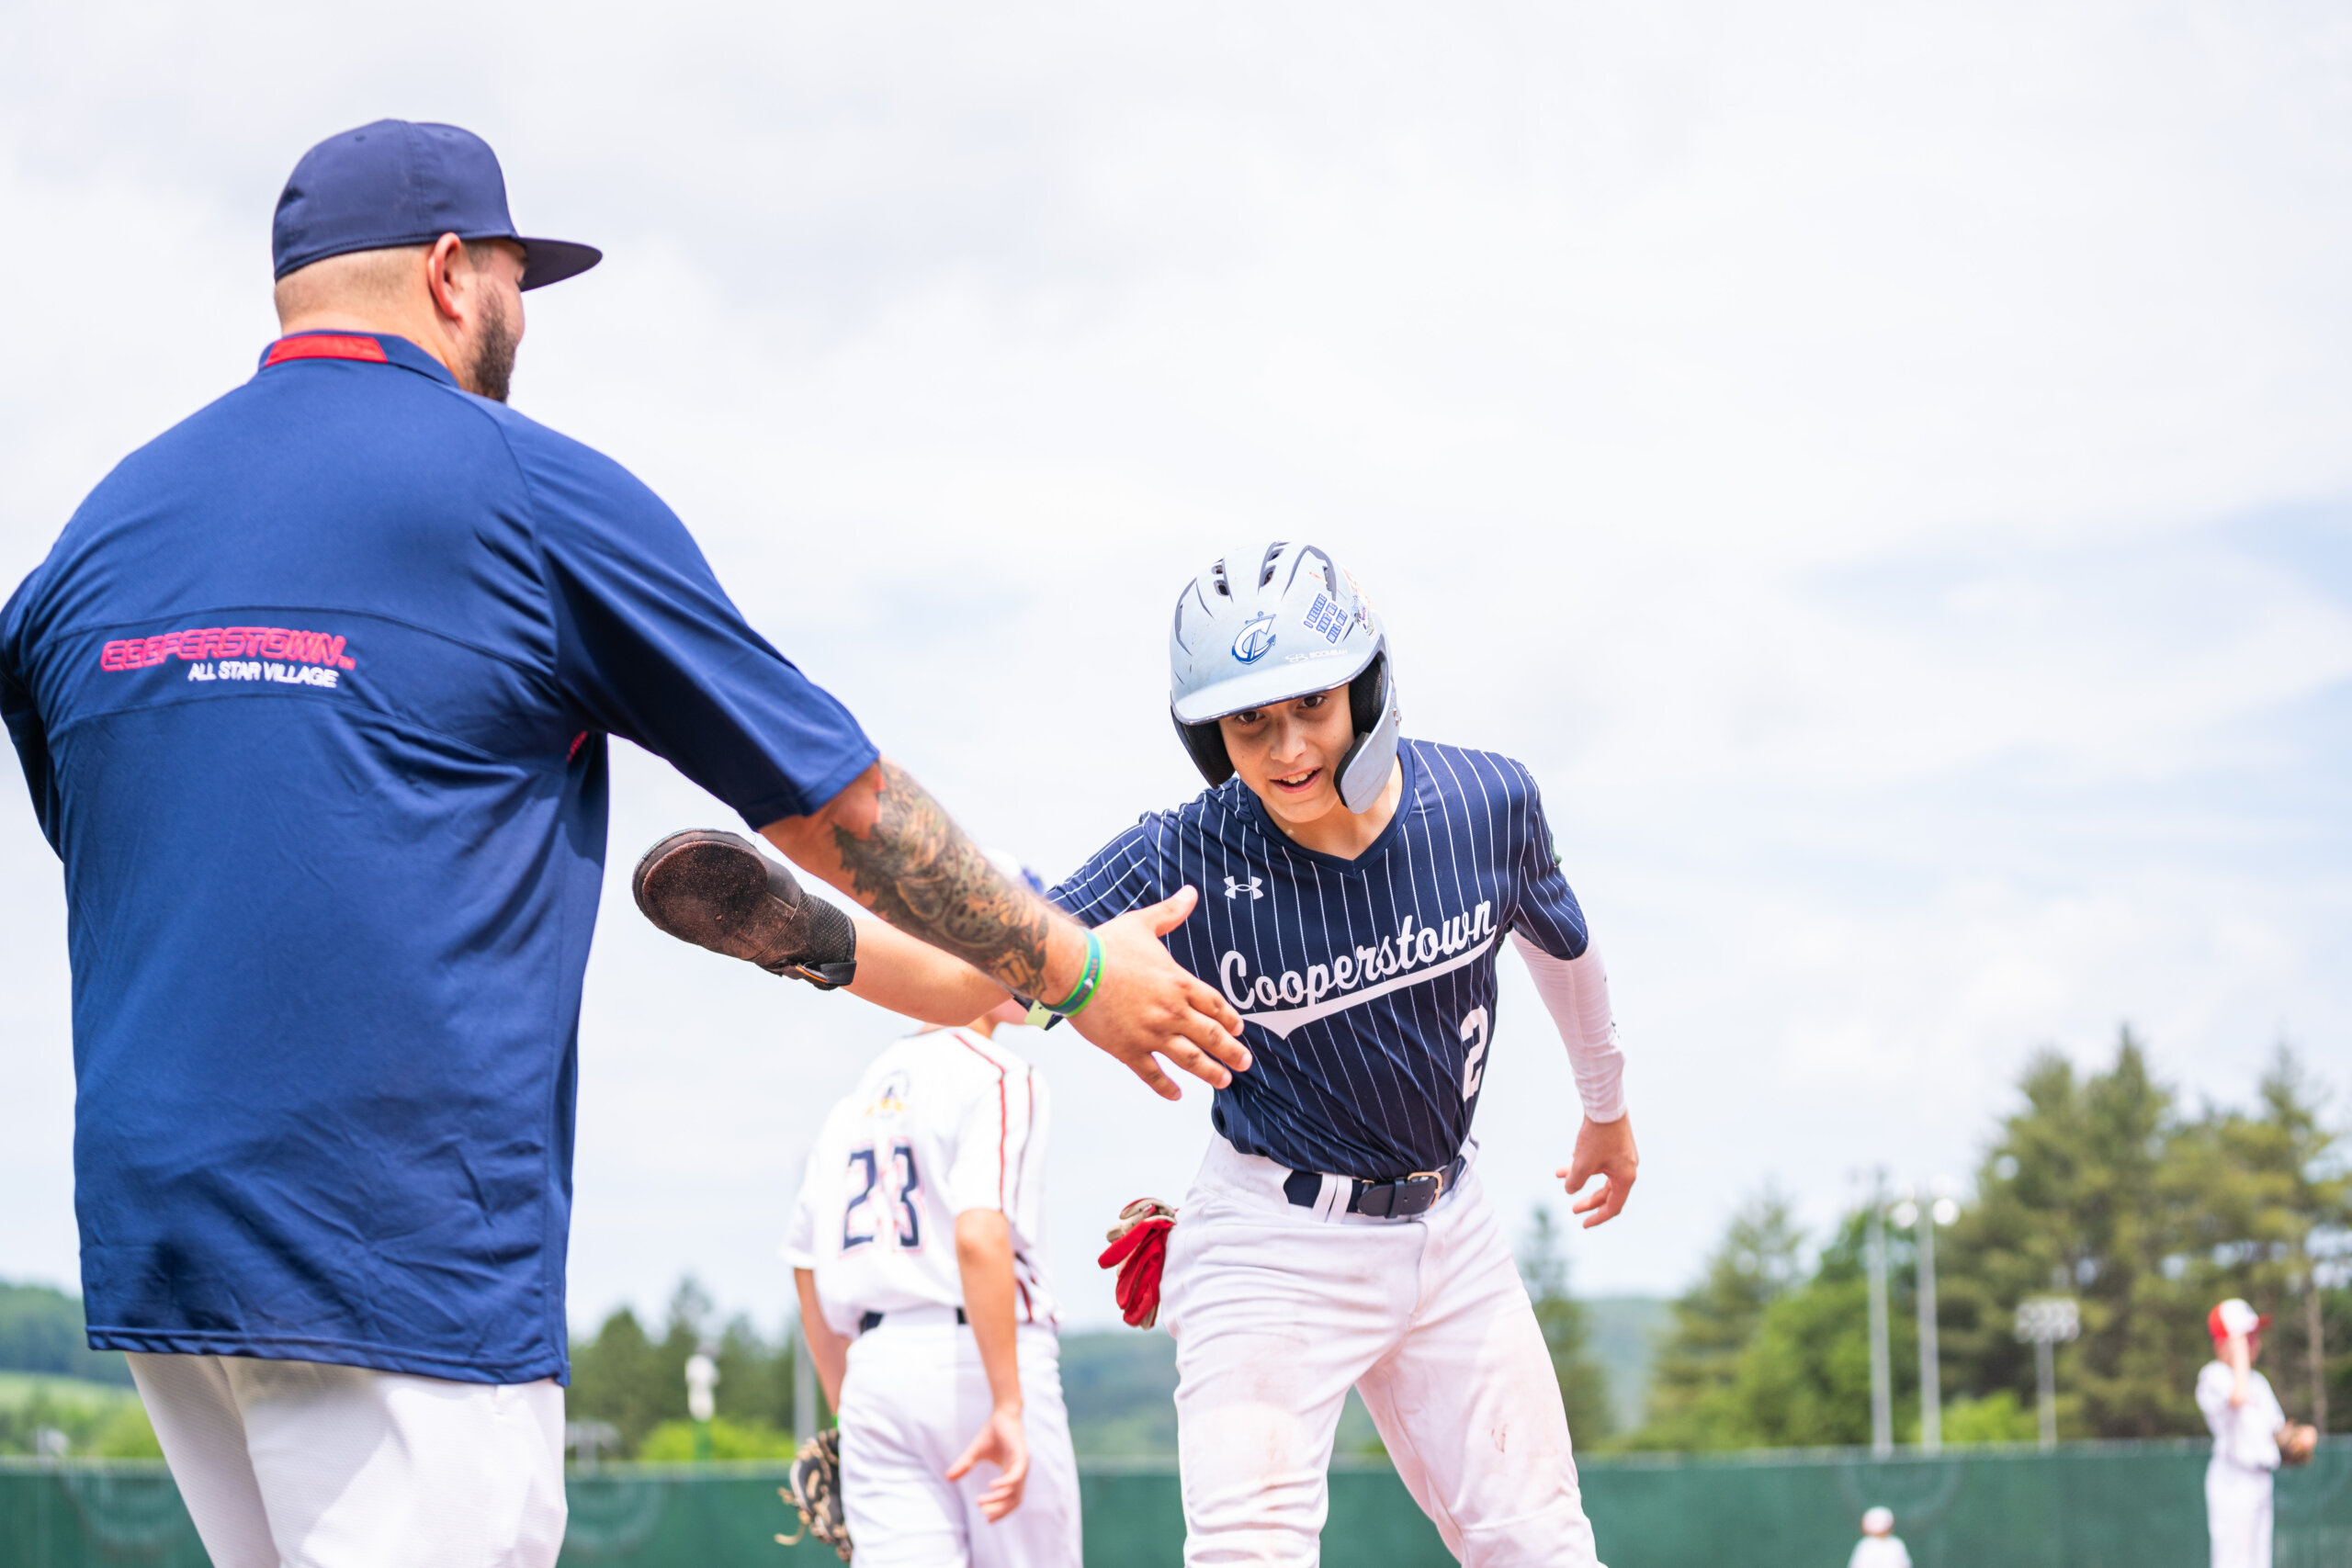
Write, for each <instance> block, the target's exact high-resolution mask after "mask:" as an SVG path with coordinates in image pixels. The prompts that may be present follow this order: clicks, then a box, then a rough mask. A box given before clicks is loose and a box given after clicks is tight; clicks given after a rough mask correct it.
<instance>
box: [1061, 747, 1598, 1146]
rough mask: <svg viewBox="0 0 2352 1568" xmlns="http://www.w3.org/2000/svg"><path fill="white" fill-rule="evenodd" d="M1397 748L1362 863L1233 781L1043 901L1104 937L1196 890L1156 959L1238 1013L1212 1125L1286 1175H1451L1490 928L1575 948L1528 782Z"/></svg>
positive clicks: (1482, 1051)
mask: <svg viewBox="0 0 2352 1568" xmlns="http://www.w3.org/2000/svg"><path fill="white" fill-rule="evenodd" d="M1399 750H1400V752H1401V754H1402V760H1403V761H1404V767H1405V783H1404V791H1403V794H1402V795H1401V796H1400V798H1399V800H1398V802H1397V817H1396V819H1395V820H1394V821H1392V822H1391V823H1390V824H1389V825H1388V827H1387V828H1386V829H1385V830H1384V831H1383V832H1382V833H1381V835H1380V837H1379V839H1378V840H1375V841H1374V844H1373V845H1372V847H1371V848H1370V849H1368V850H1366V851H1365V852H1363V854H1362V855H1361V856H1359V857H1358V858H1356V859H1355V860H1352V861H1348V860H1341V859H1340V858H1339V857H1338V856H1336V855H1328V854H1323V853H1320V852H1317V851H1314V850H1309V849H1306V848H1303V847H1302V846H1300V845H1299V844H1297V843H1295V842H1294V841H1293V840H1291V839H1290V838H1289V837H1288V835H1286V834H1284V833H1283V831H1282V830H1281V829H1279V828H1277V827H1276V826H1275V825H1274V823H1273V821H1272V818H1269V817H1268V816H1267V815H1266V810H1265V807H1263V806H1261V804H1260V803H1259V801H1258V797H1257V796H1256V795H1254V794H1252V793H1251V792H1250V788H1249V786H1248V785H1246V784H1243V783H1242V782H1241V781H1240V780H1239V779H1238V778H1232V779H1227V781H1226V782H1225V783H1224V784H1221V785H1220V786H1218V787H1217V788H1216V789H1213V790H1207V791H1204V793H1203V794H1202V795H1199V796H1198V797H1197V798H1195V799H1194V800H1193V801H1191V802H1190V803H1188V804H1186V805H1184V806H1182V807H1178V808H1177V809H1176V810H1174V811H1163V812H1154V813H1151V814H1149V815H1148V816H1146V817H1145V818H1143V819H1142V820H1141V821H1139V822H1137V823H1136V825H1135V826H1134V827H1132V828H1130V829H1127V830H1126V831H1125V832H1124V833H1122V834H1120V835H1119V836H1118V837H1117V838H1115V839H1114V840H1111V842H1110V843H1108V844H1106V845H1104V846H1103V849H1102V850H1100V851H1099V852H1096V854H1095V855H1094V857H1093V858H1092V859H1091V860H1089V861H1088V862H1087V863H1086V864H1085V865H1083V866H1081V867H1080V868H1079V870H1078V871H1077V873H1076V874H1073V875H1072V876H1070V877H1069V880H1068V881H1066V882H1064V883H1062V885H1061V886H1058V887H1056V888H1055V889H1054V890H1053V892H1052V893H1051V894H1050V895H1049V897H1051V898H1052V899H1053V901H1054V902H1055V903H1056V904H1057V905H1059V906H1060V907H1061V908H1064V909H1067V910H1069V913H1070V914H1071V915H1073V916H1075V917H1076V918H1077V919H1080V920H1083V921H1085V922H1086V923H1087V924H1089V925H1099V924H1100V923H1102V922H1103V921H1104V920H1108V919H1114V918H1115V917H1117V916H1119V915H1123V914H1125V913H1126V912H1127V911H1128V910H1130V909H1134V908H1140V907H1142V906H1144V905H1147V904H1153V903H1157V902H1159V900H1160V899H1162V898H1165V897H1169V896H1170V894H1172V893H1174V892H1175V891H1176V890H1177V889H1178V888H1179V887H1182V886H1185V885H1186V884H1188V883H1189V884H1191V885H1192V886H1194V887H1197V888H1199V889H1200V891H1201V902H1200V904H1199V906H1198V907H1197V908H1194V909H1193V913H1192V915H1191V917H1190V918H1189V919H1186V920H1185V921H1184V923H1183V924H1182V925H1181V926H1179V927H1178V928H1177V929H1176V930H1174V931H1170V933H1169V934H1168V950H1169V952H1170V953H1171V954H1172V955H1173V956H1174V957H1175V959H1176V962H1177V963H1179V964H1182V965H1183V966H1184V967H1185V968H1186V969H1188V970H1190V971H1191V972H1192V973H1193V974H1194V975H1197V976H1200V977H1201V978H1203V979H1204V980H1206V981H1208V982H1209V983H1211V984H1212V985H1215V986H1216V987H1220V988H1221V989H1222V990H1223V991H1224V992H1225V995H1226V998H1227V1000H1228V1001H1230V1002H1232V1003H1233V1005H1234V1007H1235V1008H1237V1009H1238V1010H1239V1011H1240V1013H1241V1016H1242V1021H1243V1023H1242V1029H1243V1037H1244V1043H1246V1044H1248V1045H1249V1047H1250V1053H1251V1055H1253V1056H1254V1058H1255V1065H1254V1066H1252V1067H1251V1068H1250V1071H1248V1072H1246V1073H1237V1074H1235V1075H1234V1079H1233V1083H1232V1085H1231V1087H1229V1088H1227V1089H1219V1090H1217V1091H1216V1108H1215V1111H1214V1113H1213V1120H1214V1122H1215V1123H1216V1129H1217V1131H1218V1132H1220V1133H1222V1134H1225V1136H1226V1137H1227V1138H1229V1139H1231V1140H1232V1141H1233V1144H1234V1145H1235V1146H1236V1147H1237V1148H1239V1149H1240V1150H1241V1151H1242V1152H1244V1153H1245V1154H1253V1155H1261V1156H1264V1157H1266V1158H1268V1159H1272V1160H1274V1161H1276V1162H1277V1163H1279V1164H1282V1165H1285V1166H1288V1167H1290V1168H1292V1169H1294V1170H1316V1171H1326V1172H1330V1173H1332V1174H1335V1175H1341V1176H1353V1177H1360V1178H1363V1179H1371V1180H1387V1179H1393V1178H1396V1177H1399V1176H1405V1175H1409V1174H1410V1173H1412V1172H1414V1171H1417V1170H1435V1169H1437V1168H1440V1167H1442V1166H1443V1165H1444V1164H1445V1163H1446V1162H1447V1161H1449V1160H1451V1159H1452V1158H1453V1156H1455V1155H1456V1154H1458V1153H1460V1152H1461V1149H1462V1145H1463V1144H1464V1141H1465V1140H1466V1139H1467V1138H1468V1137H1469V1135H1470V1119H1471V1117H1472V1116H1473V1115H1474V1114H1476V1111H1477V1105H1478V1089H1479V1084H1480V1081H1481V1079H1482V1077H1484V1073H1485V1058H1486V1053H1487V1042H1488V1040H1489V1038H1490V1037H1491V1036H1492V1034H1493V1032H1494V1022H1495V955H1496V953H1497V952H1498V950H1499V948H1500V946H1501V943H1502V938H1503V934H1504V933H1505V932H1507V931H1512V930H1514V929H1516V930H1518V931H1521V932H1522V933H1524V934H1525V935H1526V936H1527V937H1528V939H1529V940H1531V941H1532V942H1534V943H1535V944H1536V945H1537V946H1539V947H1541V948H1542V949H1544V951H1545V952H1546V953H1552V954H1554V955H1555V956H1556V957H1560V958H1575V957H1577V956H1578V955H1580V954H1581V953H1583V952H1584V949H1585V941H1586V932H1585V919H1584V911H1583V910H1582V909H1580V908H1577V899H1576V895H1575V894H1574V893H1573V892H1571V891H1569V888H1568V883H1567V879H1566V877H1565V876H1563V875H1562V874H1561V873H1560V866H1559V862H1558V859H1557V857H1556V856H1555V854H1554V852H1553V848H1552V835H1551V831H1550V829H1548V828H1547V827H1546V826H1545V824H1544V807H1543V802H1542V799H1541V798H1540V796H1539V795H1538V794H1537V792H1536V788H1535V781H1534V780H1533V779H1532V778H1531V777H1530V776H1529V775H1528V772H1527V770H1526V769H1525V768H1524V767H1522V766H1521V765H1520V764H1519V763H1518V762H1516V761H1512V760H1511V759H1510V758H1509V757H1501V756H1497V755H1496V754H1495V753H1493V752H1491V751H1468V750H1463V749H1461V748H1460V747H1455V746H1440V745H1436V744H1433V743H1431V742H1430V741H1426V740H1408V741H1405V742H1404V743H1403V744H1402V746H1401V747H1400V748H1399Z"/></svg>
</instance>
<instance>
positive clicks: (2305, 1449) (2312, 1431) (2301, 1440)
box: [2278, 1421, 2319, 1469]
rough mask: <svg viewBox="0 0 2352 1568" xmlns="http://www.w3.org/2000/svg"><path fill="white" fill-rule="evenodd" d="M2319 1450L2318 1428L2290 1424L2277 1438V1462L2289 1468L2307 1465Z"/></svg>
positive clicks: (2298, 1423)
mask: <svg viewBox="0 0 2352 1568" xmlns="http://www.w3.org/2000/svg"><path fill="white" fill-rule="evenodd" d="M2318 1448H2319V1428H2317V1427H2310V1426H2306V1425H2304V1424H2303V1423H2301V1422H2300V1421H2298V1422H2291V1423H2290V1424H2289V1425H2288V1427H2287V1429H2286V1430H2285V1431H2284V1432H2282V1433H2280V1434H2279V1436H2278V1462H2279V1463H2280V1464H2283V1465H2286V1466H2288V1467H2289V1468H2290V1469H2291V1468H2293V1467H2295V1466H2297V1465H2305V1464H2309V1463H2311V1461H2312V1454H2313V1453H2314V1452H2315V1451H2317V1450H2318Z"/></svg>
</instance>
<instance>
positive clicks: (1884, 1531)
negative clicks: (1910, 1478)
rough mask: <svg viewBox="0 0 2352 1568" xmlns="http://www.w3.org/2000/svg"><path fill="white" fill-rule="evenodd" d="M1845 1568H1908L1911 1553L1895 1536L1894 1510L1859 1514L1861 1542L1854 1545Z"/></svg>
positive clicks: (1872, 1509)
mask: <svg viewBox="0 0 2352 1568" xmlns="http://www.w3.org/2000/svg"><path fill="white" fill-rule="evenodd" d="M1846 1568H1911V1549H1910V1548H1909V1547H1907V1546H1905V1545H1904V1544H1903V1538H1902V1537H1901V1536H1899V1535H1897V1534H1895V1533H1894V1510H1893V1509H1892V1508H1870V1509H1866V1510H1865V1511H1864V1512H1863V1514H1862V1539H1861V1540H1858V1541H1856V1542H1855V1543H1854V1551H1853V1555H1852V1556H1850V1557H1849V1558H1847V1559H1846Z"/></svg>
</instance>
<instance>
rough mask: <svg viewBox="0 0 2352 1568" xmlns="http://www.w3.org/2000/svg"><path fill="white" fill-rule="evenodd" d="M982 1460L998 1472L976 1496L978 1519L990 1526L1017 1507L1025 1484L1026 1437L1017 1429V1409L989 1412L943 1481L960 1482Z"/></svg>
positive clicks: (950, 1466) (1005, 1406) (1000, 1408)
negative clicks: (970, 1442)
mask: <svg viewBox="0 0 2352 1568" xmlns="http://www.w3.org/2000/svg"><path fill="white" fill-rule="evenodd" d="M982 1461H987V1462H988V1463H989V1464H993V1465H995V1466H996V1467H997V1469H998V1470H999V1471H1000V1472H1001V1474H999V1475H998V1476H997V1478H996V1481H995V1483H994V1484H992V1485H991V1486H989V1489H988V1490H987V1491H985V1492H983V1493H981V1494H980V1517H983V1518H985V1519H987V1520H988V1521H989V1523H990V1524H994V1523H996V1521H997V1520H999V1519H1001V1518H1002V1517H1004V1516H1005V1515H1007V1514H1009V1513H1011V1512H1012V1510H1013V1509H1015V1508H1017V1507H1019V1506H1021V1491H1022V1488H1023V1486H1025V1485H1026V1484H1027V1483H1028V1481H1029V1435H1028V1434H1027V1433H1026V1432H1024V1431H1023V1430H1022V1428H1021V1412H1020V1410H1019V1409H1018V1408H1015V1407H1011V1406H1007V1405H1001V1404H1000V1405H998V1406H997V1407H996V1408H995V1409H993V1410H991V1411H989V1418H988V1421H987V1422H986V1423H985V1424H984V1425H983V1426H982V1427H980V1433H979V1436H978V1437H976V1438H973V1439H972V1446H971V1447H970V1448H967V1449H966V1450H964V1457H963V1458H961V1459H959V1460H957V1461H956V1462H955V1463H954V1464H951V1465H949V1466H948V1467H947V1479H948V1480H950V1481H961V1480H963V1479H964V1477H965V1476H967V1475H968V1474H970V1473H971V1470H972V1467H973V1466H974V1465H976V1464H978V1463H980V1462H982Z"/></svg>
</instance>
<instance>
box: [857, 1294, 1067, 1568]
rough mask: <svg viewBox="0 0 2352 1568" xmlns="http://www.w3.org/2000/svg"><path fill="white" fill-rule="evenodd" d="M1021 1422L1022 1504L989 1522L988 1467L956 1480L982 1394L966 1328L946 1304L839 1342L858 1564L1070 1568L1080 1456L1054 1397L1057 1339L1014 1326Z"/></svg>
mask: <svg viewBox="0 0 2352 1568" xmlns="http://www.w3.org/2000/svg"><path fill="white" fill-rule="evenodd" d="M1016 1345H1017V1349H1018V1352H1019V1356H1020V1365H1021V1404H1022V1422H1021V1424H1022V1428H1023V1431H1024V1432H1025V1433H1026V1434H1027V1435H1028V1438H1029V1479H1028V1481H1027V1482H1026V1483H1024V1484H1023V1489H1022V1494H1021V1506H1019V1507H1018V1508H1015V1509H1013V1510H1012V1513H1010V1514H1007V1515H1006V1516H1005V1517H1003V1518H1001V1519H999V1520H997V1521H996V1522H995V1523H994V1524H990V1523H989V1521H988V1520H987V1519H985V1518H983V1517H981V1515H980V1506H979V1504H980V1494H981V1493H983V1492H986V1491H987V1490H988V1489H989V1484H990V1483H993V1482H994V1481H995V1480H996V1477H997V1473H998V1472H997V1468H996V1466H994V1465H992V1464H979V1465H975V1466H974V1467H973V1468H972V1472H971V1473H970V1474H968V1475H967V1476H965V1477H964V1479H963V1480H961V1481H949V1480H948V1479H947V1467H948V1466H949V1465H951V1464H954V1463H955V1462H956V1461H957V1460H958V1459H960V1458H962V1457H963V1453H964V1450H966V1449H967V1448H968V1447H970V1446H971V1441H972V1439H973V1438H975V1437H977V1436H978V1434H979V1430H980V1426H981V1423H983V1422H984V1421H986V1420H987V1419H988V1414H989V1408H990V1406H991V1404H992V1401H991V1399H990V1396H989V1379H988V1372H987V1371H986V1370H985V1369H984V1368H982V1367H981V1365H980V1348H979V1344H978V1341H977V1340H975V1339H974V1338H973V1337H972V1331H971V1330H970V1329H969V1328H967V1327H965V1326H964V1325H960V1324H958V1323H956V1321H955V1318H954V1315H953V1314H950V1313H948V1312H946V1311H944V1310H941V1311H938V1312H937V1313H935V1314H930V1317H929V1320H928V1321H922V1320H919V1319H918V1318H917V1317H916V1316H915V1314H904V1313H893V1314H890V1315H889V1316H888V1317H886V1318H884V1319H883V1321H882V1324H881V1325H880V1326H879V1327H877V1328H873V1329H869V1330H867V1331H866V1332H865V1333H864V1334H861V1335H859V1336H858V1337H857V1338H856V1339H854V1340H853V1341H852V1342H851V1344H850V1348H849V1369H848V1371H847V1372H846V1373H844V1374H843V1376H842V1408H841V1427H842V1511H843V1512H844V1513H845V1514H846V1515H847V1516H848V1518H849V1539H850V1541H851V1543H852V1545H853V1546H854V1548H855V1550H856V1552H857V1564H858V1568H965V1565H966V1564H967V1563H968V1564H970V1565H971V1568H1000V1565H1001V1568H1079V1555H1080V1554H1079V1513H1078V1460H1077V1458H1076V1456H1075V1455H1073V1454H1072V1453H1071V1451H1070V1446H1069V1413H1068V1412H1067V1411H1066V1410H1065V1409H1064V1408H1063V1406H1062V1374H1061V1344H1060V1342H1059V1341H1058V1340H1057V1339H1056V1338H1055V1337H1054V1331H1053V1330H1052V1329H1050V1328H1045V1327H1038V1326H1031V1325H1023V1327H1022V1328H1021V1329H1020V1330H1019V1332H1018V1336H1017V1340H1016Z"/></svg>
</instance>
